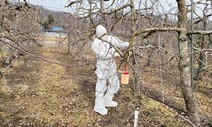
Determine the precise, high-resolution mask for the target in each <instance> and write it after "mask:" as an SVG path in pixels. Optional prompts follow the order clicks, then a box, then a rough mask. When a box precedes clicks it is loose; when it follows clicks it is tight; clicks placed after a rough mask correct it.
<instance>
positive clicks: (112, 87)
mask: <svg viewBox="0 0 212 127" xmlns="http://www.w3.org/2000/svg"><path fill="white" fill-rule="evenodd" d="M108 81H109V86H108V87H107V92H106V94H105V96H104V100H105V106H106V107H116V106H117V105H118V103H117V102H115V101H113V97H114V94H115V93H117V91H118V90H119V88H120V82H119V78H118V76H117V74H116V73H114V75H112V76H110V77H109V78H108Z"/></svg>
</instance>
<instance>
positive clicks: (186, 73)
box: [177, 0, 200, 126]
mask: <svg viewBox="0 0 212 127" xmlns="http://www.w3.org/2000/svg"><path fill="white" fill-rule="evenodd" d="M177 3H178V9H179V12H178V20H179V26H178V27H179V28H183V30H182V31H181V32H180V33H179V37H178V41H179V42H178V46H179V53H180V61H179V69H180V84H181V89H182V94H183V97H184V101H185V104H186V109H187V111H188V117H189V119H190V121H191V122H192V123H193V124H194V125H196V126H199V125H200V118H199V114H198V111H197V102H196V98H195V96H194V94H193V92H192V89H191V69H190V64H189V62H190V57H189V55H188V41H187V39H188V38H187V27H188V20H187V10H186V1H185V0H177Z"/></svg>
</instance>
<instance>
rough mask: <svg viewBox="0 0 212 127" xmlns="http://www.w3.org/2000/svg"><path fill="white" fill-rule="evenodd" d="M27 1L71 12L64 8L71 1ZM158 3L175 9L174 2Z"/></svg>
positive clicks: (69, 9)
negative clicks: (169, 5)
mask: <svg viewBox="0 0 212 127" xmlns="http://www.w3.org/2000/svg"><path fill="white" fill-rule="evenodd" d="M21 1H22V0H21ZM27 1H28V2H30V3H31V4H34V5H41V6H43V7H44V8H48V9H51V10H58V11H71V8H65V7H64V6H66V5H68V3H69V1H73V0H27ZM111 1H112V0H111ZM120 1H121V0H120ZM159 1H161V3H162V5H163V6H164V7H166V8H167V9H168V4H167V1H168V3H169V4H171V6H174V7H177V4H176V1H175V0H159Z"/></svg>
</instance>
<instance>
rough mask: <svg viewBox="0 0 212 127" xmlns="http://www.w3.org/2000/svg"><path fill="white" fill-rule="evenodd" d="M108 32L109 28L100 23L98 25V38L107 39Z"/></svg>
mask: <svg viewBox="0 0 212 127" xmlns="http://www.w3.org/2000/svg"><path fill="white" fill-rule="evenodd" d="M106 33H107V30H106V28H105V27H104V26H102V25H98V26H97V27H96V36H97V37H98V38H101V39H102V40H105V41H107V34H106Z"/></svg>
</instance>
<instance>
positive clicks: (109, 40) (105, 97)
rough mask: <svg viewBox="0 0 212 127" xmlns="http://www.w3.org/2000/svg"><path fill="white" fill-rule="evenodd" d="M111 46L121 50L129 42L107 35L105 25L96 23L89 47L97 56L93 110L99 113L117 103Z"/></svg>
mask: <svg viewBox="0 0 212 127" xmlns="http://www.w3.org/2000/svg"><path fill="white" fill-rule="evenodd" d="M111 44H112V45H111ZM113 46H115V47H117V48H119V49H121V50H123V49H127V48H128V47H129V43H128V42H123V41H121V40H120V39H118V38H117V37H115V36H111V35H108V33H107V30H106V29H105V27H103V26H102V25H98V26H97V27H96V38H95V39H94V41H93V43H92V47H91V48H92V50H93V51H94V53H95V55H96V58H97V63H96V71H95V73H96V74H97V83H96V89H95V96H96V99H95V106H94V111H95V112H97V113H99V114H101V115H106V114H107V109H106V107H116V106H117V105H118V103H117V102H115V101H113V96H114V94H115V93H116V92H117V91H118V89H119V87H120V83H119V78H118V76H117V71H116V63H115V60H114V57H115V56H114V54H115V52H116V50H115V48H114V47H113ZM116 54H117V53H116ZM107 80H108V82H109V85H108V86H107V84H106V83H107Z"/></svg>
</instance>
